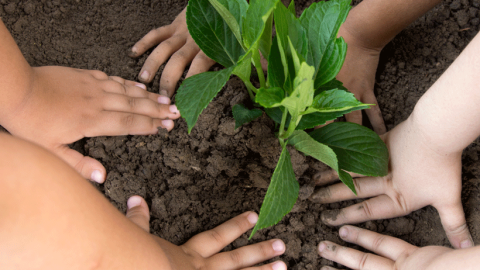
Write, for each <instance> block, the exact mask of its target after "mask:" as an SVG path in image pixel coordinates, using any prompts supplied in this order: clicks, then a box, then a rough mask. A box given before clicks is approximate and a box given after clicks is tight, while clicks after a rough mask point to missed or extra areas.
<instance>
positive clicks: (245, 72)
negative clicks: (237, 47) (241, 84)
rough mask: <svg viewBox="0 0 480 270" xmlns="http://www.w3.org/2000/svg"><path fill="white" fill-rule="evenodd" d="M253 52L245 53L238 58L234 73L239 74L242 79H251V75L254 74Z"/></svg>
mask: <svg viewBox="0 0 480 270" xmlns="http://www.w3.org/2000/svg"><path fill="white" fill-rule="evenodd" d="M251 60H252V52H249V53H248V54H245V55H244V56H242V58H240V60H238V63H237V65H236V66H235V69H234V70H233V72H232V73H233V74H235V75H237V76H238V77H240V79H242V81H250V76H251V74H252V64H251Z"/></svg>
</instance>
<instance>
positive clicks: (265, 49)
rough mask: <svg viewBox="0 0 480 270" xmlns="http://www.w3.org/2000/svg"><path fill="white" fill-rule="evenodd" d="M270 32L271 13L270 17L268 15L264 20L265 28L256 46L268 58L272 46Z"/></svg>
mask: <svg viewBox="0 0 480 270" xmlns="http://www.w3.org/2000/svg"><path fill="white" fill-rule="evenodd" d="M272 32H273V13H272V14H270V17H268V20H267V21H266V22H265V30H264V31H263V34H262V36H261V37H260V40H259V41H258V42H259V43H258V48H259V49H260V52H261V53H262V55H263V57H264V58H265V59H268V56H269V55H270V48H271V47H272Z"/></svg>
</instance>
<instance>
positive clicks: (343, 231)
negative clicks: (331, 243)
mask: <svg viewBox="0 0 480 270" xmlns="http://www.w3.org/2000/svg"><path fill="white" fill-rule="evenodd" d="M338 234H339V235H340V237H341V238H343V239H345V238H347V236H348V230H347V228H345V227H342V228H340V231H339V232H338Z"/></svg>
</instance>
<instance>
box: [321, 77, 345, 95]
mask: <svg viewBox="0 0 480 270" xmlns="http://www.w3.org/2000/svg"><path fill="white" fill-rule="evenodd" d="M332 89H340V90H344V91H347V88H345V86H343V83H342V82H341V81H338V80H336V79H333V80H331V81H329V82H327V83H324V84H323V85H321V86H320V87H315V96H317V95H318V94H320V93H321V92H323V91H327V90H332Z"/></svg>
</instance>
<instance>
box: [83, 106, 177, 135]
mask: <svg viewBox="0 0 480 270" xmlns="http://www.w3.org/2000/svg"><path fill="white" fill-rule="evenodd" d="M96 120H97V123H96V124H95V125H91V126H88V127H87V128H88V129H87V131H86V132H85V137H97V136H122V135H150V134H157V133H158V128H164V129H167V130H168V131H170V130H172V129H173V126H174V123H173V121H172V120H170V119H154V118H151V117H148V116H144V115H138V114H133V113H122V112H103V113H102V114H101V115H100V116H99V117H97V118H96Z"/></svg>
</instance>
